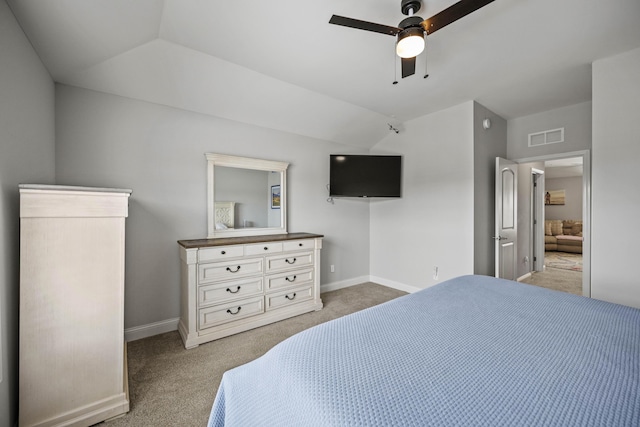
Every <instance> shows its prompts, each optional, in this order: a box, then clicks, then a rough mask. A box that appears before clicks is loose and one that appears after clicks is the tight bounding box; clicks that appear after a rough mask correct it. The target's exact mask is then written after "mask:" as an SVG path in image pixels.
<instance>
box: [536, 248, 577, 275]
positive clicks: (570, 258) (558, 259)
mask: <svg viewBox="0 0 640 427" xmlns="http://www.w3.org/2000/svg"><path fill="white" fill-rule="evenodd" d="M544 265H545V267H552V268H559V269H561V270H571V271H582V254H572V253H569V252H556V251H549V252H545V253H544Z"/></svg>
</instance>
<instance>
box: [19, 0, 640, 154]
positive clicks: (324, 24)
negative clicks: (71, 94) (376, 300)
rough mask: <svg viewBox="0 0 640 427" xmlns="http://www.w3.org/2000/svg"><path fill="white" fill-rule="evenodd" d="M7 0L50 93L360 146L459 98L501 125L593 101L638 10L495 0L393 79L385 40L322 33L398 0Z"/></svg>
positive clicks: (395, 7) (572, 0) (608, 2)
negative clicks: (103, 98)
mask: <svg viewBox="0 0 640 427" xmlns="http://www.w3.org/2000/svg"><path fill="white" fill-rule="evenodd" d="M7 3H8V4H9V5H10V7H11V9H12V10H13V12H14V14H15V15H16V17H17V19H18V21H19V22H20V24H21V26H22V28H23V30H24V31H25V33H26V35H27V37H28V38H29V40H30V41H31V43H32V44H33V46H34V48H35V50H36V52H37V53H38V54H39V56H40V58H41V59H42V61H43V63H44V64H45V66H46V67H47V69H48V70H49V72H50V73H51V76H52V78H53V79H54V81H56V82H59V83H64V84H68V85H73V86H79V87H83V88H87V89H92V90H96V91H102V92H106V93H110V94H115V95H120V96H125V97H129V98H134V99H140V100H144V101H149V102H153V103H158V104H162V105H167V106H172V107H177V108H181V109H185V110H190V111H194V112H199V113H203V114H209V115H214V116H219V117H223V118H227V119H231V120H236V121H240V122H245V123H250V124H255V125H259V126H263V127H267V128H272V129H278V130H283V131H287V132H292V133H296V134H300V135H306V136H310V137H314V138H319V139H324V140H330V141H336V142H341V143H346V144H351V145H356V146H361V147H371V146H372V145H373V144H375V143H376V142H378V141H379V140H380V139H382V138H383V137H384V136H386V135H387V133H388V129H389V127H388V123H393V124H394V125H397V124H400V123H402V122H404V121H406V120H410V119H413V118H416V117H419V116H422V115H425V114H429V113H431V112H434V111H437V110H441V109H443V108H447V107H450V106H453V105H456V104H459V103H461V102H464V101H468V100H476V101H478V102H479V103H481V104H482V105H484V106H485V107H487V108H489V109H490V110H492V111H494V112H495V113H497V114H499V115H501V116H502V117H504V118H507V119H509V118H514V117H521V116H524V115H528V114H533V113H537V112H540V111H545V110H550V109H554V108H559V107H562V106H566V105H571V104H575V103H578V102H583V101H588V100H590V99H591V63H592V62H593V61H594V60H596V59H600V58H603V57H607V56H611V55H614V54H617V53H620V52H624V51H627V50H630V49H633V48H637V47H640V25H638V20H639V19H640V1H638V0H600V1H595V0H561V1H559V0H496V1H494V2H493V3H490V4H489V5H487V6H485V7H484V8H482V9H480V10H478V11H476V12H474V13H473V14H471V15H468V16H466V17H464V18H462V19H461V20H459V21H457V22H455V23H453V24H451V25H449V26H447V27H445V28H443V29H441V30H440V31H438V32H436V33H434V34H433V35H430V36H429V37H428V38H427V49H426V54H425V53H423V54H422V55H420V56H419V57H418V61H417V64H418V65H417V67H418V68H417V72H416V74H415V75H414V76H411V77H408V78H405V79H401V78H400V75H399V61H398V58H397V57H396V56H395V53H394V52H395V50H394V46H395V38H394V37H390V36H387V35H383V34H376V33H371V32H367V31H360V30H355V29H351V28H346V27H339V26H335V25H330V24H329V23H328V21H329V18H330V17H331V15H332V14H337V15H343V16H348V17H353V18H357V19H361V20H366V21H372V22H376V23H381V24H387V25H391V26H396V25H397V24H398V23H399V22H400V21H401V20H402V19H403V18H405V16H404V15H402V14H401V12H400V0H349V1H345V0H322V1H294V0H273V1H265V0H243V1H237V0H230V1H225V2H222V1H218V0H216V1H214V0H209V1H204V0H135V1H131V0H47V1H42V0H7ZM423 3H424V5H423V8H422V9H421V10H420V11H419V13H418V15H420V16H422V17H423V18H427V17H430V16H432V15H434V14H435V13H437V12H439V11H440V10H442V9H444V8H446V7H448V6H450V5H451V4H453V3H455V0H423ZM425 63H427V64H425ZM425 66H428V73H429V78H427V79H424V78H423V75H424V74H425ZM396 74H397V77H396ZM396 78H397V79H398V80H399V83H398V84H396V85H394V84H392V82H393V81H394V80H395V79H396Z"/></svg>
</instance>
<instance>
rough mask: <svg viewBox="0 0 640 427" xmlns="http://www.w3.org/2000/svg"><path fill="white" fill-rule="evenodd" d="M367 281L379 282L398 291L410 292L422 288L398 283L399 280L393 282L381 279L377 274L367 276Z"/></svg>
mask: <svg viewBox="0 0 640 427" xmlns="http://www.w3.org/2000/svg"><path fill="white" fill-rule="evenodd" d="M369 281H370V282H375V283H379V284H381V285H384V286H386V287H388V288H393V289H397V290H399V291H404V292H408V293H410V294H412V293H414V292H418V291H421V290H422V288H416V287H415V286H411V285H406V284H404V283H400V282H394V281H393V280H388V279H383V278H382V277H377V276H370V277H369Z"/></svg>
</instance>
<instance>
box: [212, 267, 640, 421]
mask: <svg viewBox="0 0 640 427" xmlns="http://www.w3.org/2000/svg"><path fill="white" fill-rule="evenodd" d="M223 425H224V426H261V425H264V426H472V425H473V426H489V425H490V426H539V425H545V426H638V425H640V310H638V309H634V308H630V307H625V306H621V305H616V304H611V303H606V302H602V301H598V300H592V299H588V298H584V297H581V296H576V295H570V294H565V293H561V292H556V291H551V290H547V289H543V288H539V287H535V286H531V285H525V284H521V283H517V282H513V281H507V280H502V279H495V278H491V277H486V276H463V277H459V278H456V279H452V280H449V281H446V282H442V283H440V284H438V285H436V286H433V287H431V288H428V289H425V290H422V291H420V292H416V293H414V294H410V295H407V296H404V297H401V298H398V299H395V300H392V301H389V302H387V303H385V304H381V305H379V306H376V307H372V308H370V309H367V310H363V311H360V312H357V313H354V314H351V315H349V316H345V317H342V318H339V319H336V320H333V321H331V322H327V323H324V324H322V325H319V326H316V327H314V328H311V329H308V330H306V331H303V332H301V333H299V334H297V335H295V336H293V337H291V338H289V339H287V340H285V341H283V342H282V343H280V344H278V345H277V346H275V347H274V348H272V349H271V350H270V351H269V352H267V353H266V354H265V355H264V356H262V357H260V358H258V359H256V360H254V361H252V362H250V363H248V364H246V365H243V366H240V367H238V368H235V369H232V370H230V371H227V372H226V373H225V374H224V376H223V378H222V381H221V384H220V387H219V389H218V392H217V395H216V399H215V402H214V404H213V408H212V411H211V415H210V418H209V426H211V427H214V426H223Z"/></svg>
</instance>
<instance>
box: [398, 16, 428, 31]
mask: <svg viewBox="0 0 640 427" xmlns="http://www.w3.org/2000/svg"><path fill="white" fill-rule="evenodd" d="M422 21H423V19H422V18H420V17H419V16H415V15H414V16H410V17H408V18H404V19H403V20H402V21H400V23H399V24H398V27H400V28H402V29H403V30H406V29H407V28H411V27H415V28H422Z"/></svg>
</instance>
